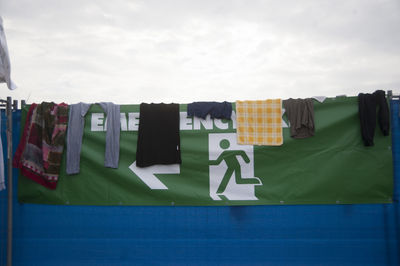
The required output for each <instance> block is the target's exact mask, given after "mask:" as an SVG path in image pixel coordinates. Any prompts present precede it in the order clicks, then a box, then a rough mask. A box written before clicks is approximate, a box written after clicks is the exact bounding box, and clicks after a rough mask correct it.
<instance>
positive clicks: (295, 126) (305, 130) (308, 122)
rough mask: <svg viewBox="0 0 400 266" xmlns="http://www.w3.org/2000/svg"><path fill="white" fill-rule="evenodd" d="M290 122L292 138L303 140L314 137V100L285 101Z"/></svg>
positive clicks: (284, 105)
mask: <svg viewBox="0 0 400 266" xmlns="http://www.w3.org/2000/svg"><path fill="white" fill-rule="evenodd" d="M283 107H284V108H285V110H286V115H287V118H288V119H289V122H290V136H291V137H292V138H295V139H302V138H308V137H312V136H314V130H315V128H314V104H313V101H312V99H310V98H308V99H292V98H290V99H288V100H284V101H283Z"/></svg>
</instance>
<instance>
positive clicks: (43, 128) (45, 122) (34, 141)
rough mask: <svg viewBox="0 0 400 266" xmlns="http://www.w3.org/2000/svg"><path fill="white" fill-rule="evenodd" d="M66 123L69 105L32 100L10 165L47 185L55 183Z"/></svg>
mask: <svg viewBox="0 0 400 266" xmlns="http://www.w3.org/2000/svg"><path fill="white" fill-rule="evenodd" d="M67 123H68V105H66V104H64V103H61V104H55V103H47V102H43V103H41V104H38V105H37V104H32V105H31V107H30V108H29V111H28V115H27V117H26V121H25V127H24V131H23V135H22V138H21V140H20V144H19V145H18V148H17V151H16V153H15V155H14V159H13V166H14V167H16V168H19V169H21V173H22V175H23V176H25V177H27V178H30V179H32V180H33V181H35V182H37V183H39V184H41V185H43V186H45V187H47V188H50V189H55V188H56V186H57V181H58V176H59V173H60V165H61V160H62V154H63V149H64V142H65V134H66V129H67Z"/></svg>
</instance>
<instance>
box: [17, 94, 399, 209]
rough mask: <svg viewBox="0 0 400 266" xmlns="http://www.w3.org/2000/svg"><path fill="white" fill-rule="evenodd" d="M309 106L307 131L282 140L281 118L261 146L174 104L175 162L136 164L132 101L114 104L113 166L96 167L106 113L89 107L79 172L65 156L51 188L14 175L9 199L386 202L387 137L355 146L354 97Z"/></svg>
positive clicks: (228, 124)
mask: <svg viewBox="0 0 400 266" xmlns="http://www.w3.org/2000/svg"><path fill="white" fill-rule="evenodd" d="M314 108H315V125H316V132H315V136H314V137H311V138H308V139H292V138H290V136H289V128H288V127H287V124H286V122H285V123H284V125H283V127H284V130H283V134H284V144H283V145H282V146H279V147H265V146H248V145H238V144H237V143H236V134H235V131H236V126H235V116H233V120H232V121H230V120H219V119H216V120H212V119H206V120H202V119H198V118H188V117H187V116H186V105H183V104H182V105H180V111H181V120H180V127H181V131H180V134H181V156H182V164H181V165H168V166H166V165H161V166H152V167H148V168H138V167H136V165H135V157H136V142H137V136H138V131H137V130H138V124H139V105H122V106H121V139H120V160H119V168H118V169H110V168H105V167H104V151H105V135H106V132H105V129H104V123H105V114H104V112H103V111H102V109H101V108H100V107H99V106H98V105H92V107H91V109H90V111H89V112H88V114H87V115H86V121H85V131H84V136H83V145H82V152H81V170H80V174H78V175H72V176H68V175H67V174H66V173H65V156H64V161H63V166H62V169H61V173H60V179H59V182H58V185H57V189H56V190H54V191H52V190H49V189H47V188H45V187H42V186H41V185H38V184H36V183H34V182H33V181H31V180H29V179H27V178H25V177H22V176H21V177H20V178H19V187H18V197H19V200H20V201H21V202H25V203H44V204H71V205H260V204H348V203H390V202H391V201H392V191H393V172H392V171H393V169H392V151H391V137H390V136H389V137H384V136H383V135H382V133H381V132H380V130H379V127H378V126H377V129H376V132H375V146H373V147H365V146H364V145H363V143H362V139H361V134H360V123H359V118H358V105H357V98H356V97H347V98H346V97H342V98H331V99H326V100H325V102H324V103H318V102H316V101H315V103H314ZM27 110H28V107H25V108H24V109H23V114H22V117H23V118H22V119H23V120H24V119H25V117H26V113H27ZM283 117H284V120H285V121H286V117H285V115H283ZM23 124H24V121H22V125H23ZM64 155H65V154H64Z"/></svg>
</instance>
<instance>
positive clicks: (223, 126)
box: [214, 119, 228, 129]
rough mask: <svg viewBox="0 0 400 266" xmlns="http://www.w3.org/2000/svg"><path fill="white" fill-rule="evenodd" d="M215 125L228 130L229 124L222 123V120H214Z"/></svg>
mask: <svg viewBox="0 0 400 266" xmlns="http://www.w3.org/2000/svg"><path fill="white" fill-rule="evenodd" d="M214 125H215V126H216V127H217V128H219V129H228V123H224V122H222V120H221V119H214Z"/></svg>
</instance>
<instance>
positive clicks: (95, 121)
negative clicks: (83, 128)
mask: <svg viewBox="0 0 400 266" xmlns="http://www.w3.org/2000/svg"><path fill="white" fill-rule="evenodd" d="M103 126H104V114H103V113H93V114H92V121H91V130H92V131H104V129H103Z"/></svg>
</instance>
